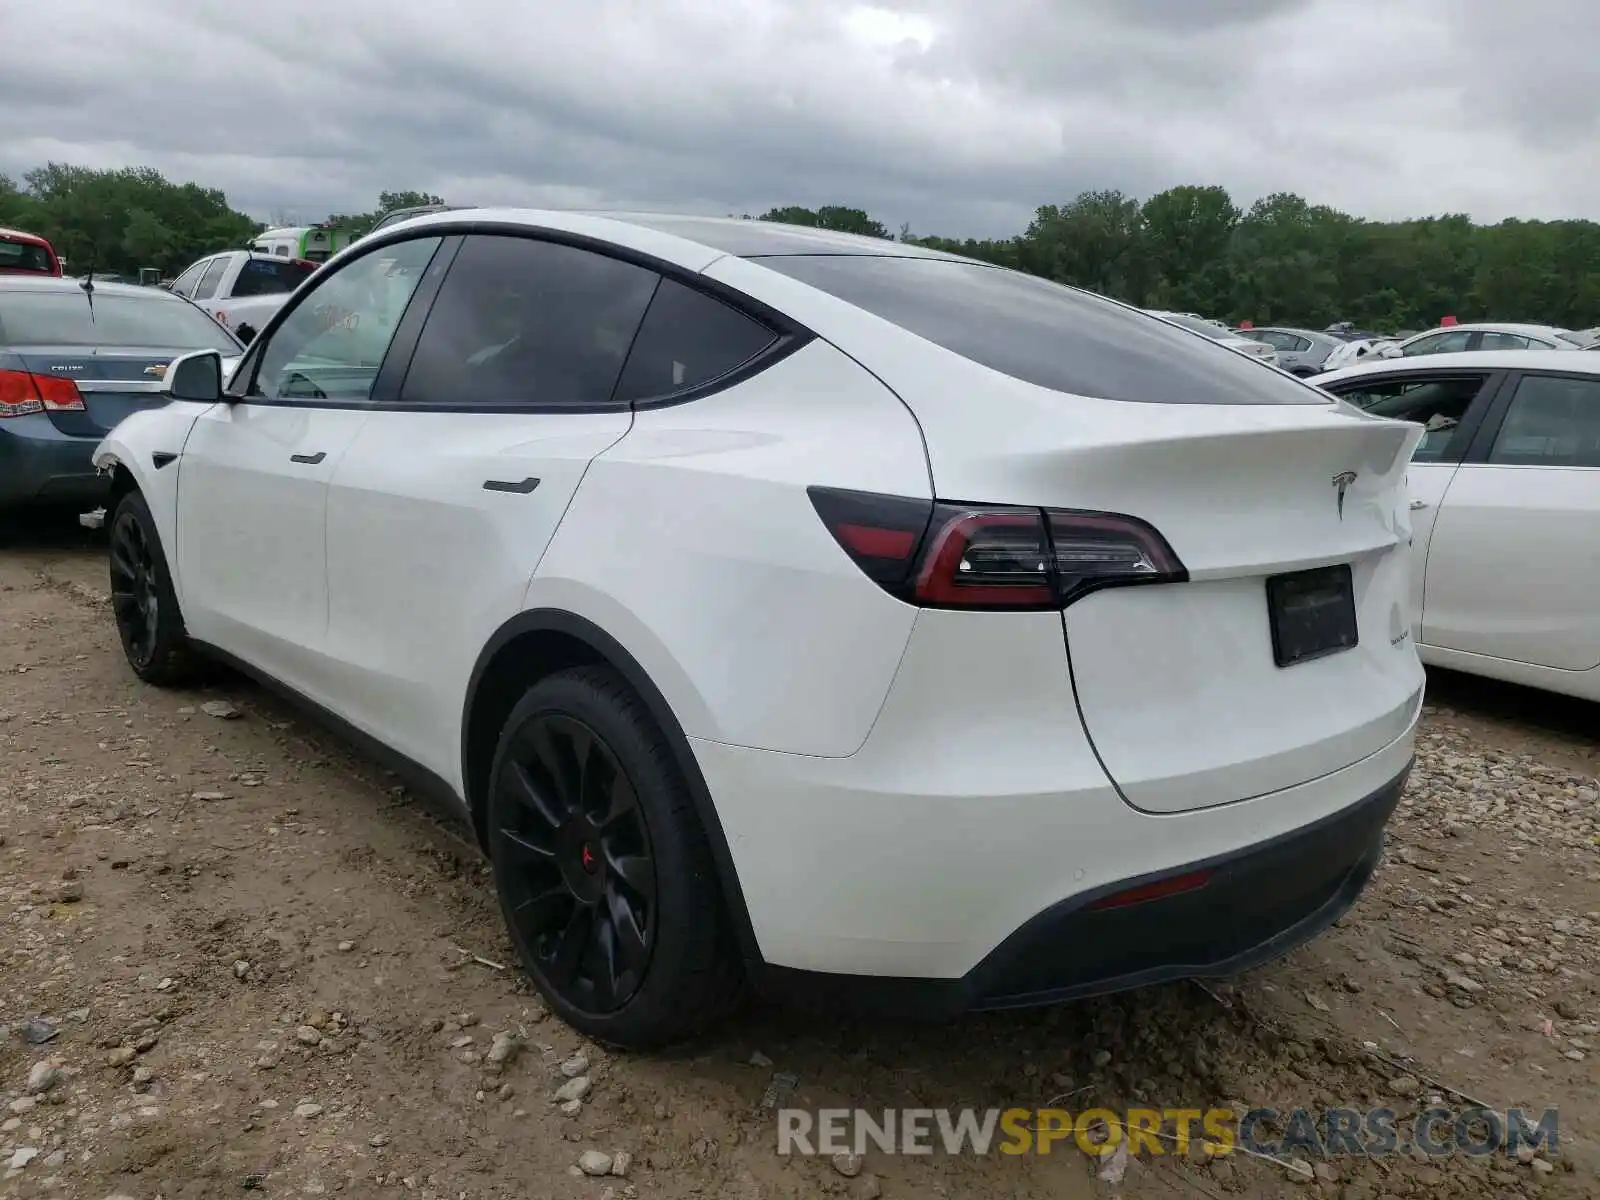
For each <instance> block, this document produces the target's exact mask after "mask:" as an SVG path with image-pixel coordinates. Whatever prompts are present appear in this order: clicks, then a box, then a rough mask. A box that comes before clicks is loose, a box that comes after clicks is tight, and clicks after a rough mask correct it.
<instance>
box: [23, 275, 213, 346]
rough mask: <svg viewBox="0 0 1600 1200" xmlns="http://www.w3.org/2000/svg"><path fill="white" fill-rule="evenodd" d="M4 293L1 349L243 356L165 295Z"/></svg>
mask: <svg viewBox="0 0 1600 1200" xmlns="http://www.w3.org/2000/svg"><path fill="white" fill-rule="evenodd" d="M73 290H74V291H75V292H77V294H76V295H65V294H61V293H49V294H41V293H30V292H4V291H0V345H10V346H140V347H142V346H149V347H154V348H160V349H163V350H220V351H221V352H222V353H224V354H237V353H239V344H238V343H237V342H235V341H233V340H232V339H231V338H230V337H229V336H228V335H227V333H225V332H224V331H223V329H222V327H221V326H220V325H218V324H217V323H216V322H215V321H213V320H212V319H211V318H210V317H208V316H207V315H206V314H205V313H204V312H202V311H201V310H200V309H198V308H195V307H193V306H192V305H189V304H185V303H183V302H182V301H179V300H174V299H173V298H172V297H170V296H168V295H166V294H165V293H158V294H155V295H152V296H150V297H149V298H146V297H143V296H127V295H123V296H113V295H109V294H106V293H103V292H100V293H97V294H96V295H95V298H94V315H93V317H92V318H91V316H90V313H89V302H88V298H87V297H86V296H84V295H83V293H82V292H79V291H78V290H77V289H76V288H74V289H73Z"/></svg>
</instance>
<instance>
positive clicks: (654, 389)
mask: <svg viewBox="0 0 1600 1200" xmlns="http://www.w3.org/2000/svg"><path fill="white" fill-rule="evenodd" d="M776 340H777V334H776V333H774V332H773V331H772V330H771V329H769V328H767V326H765V325H764V324H762V323H761V322H760V321H757V320H755V319H754V318H752V317H748V316H746V315H745V314H744V313H742V312H739V311H738V310H737V309H734V308H732V307H730V306H729V305H727V304H724V303H723V302H722V301H721V300H718V299H716V298H715V297H712V296H708V295H706V294H705V293H704V292H697V291H695V290H694V289H693V288H689V287H685V286H684V285H683V284H681V283H677V282H676V281H674V280H671V279H663V280H662V281H661V286H660V287H659V288H658V289H657V290H656V296H655V299H654V300H652V301H651V302H650V311H649V312H647V313H646V314H645V318H644V323H643V324H642V325H640V326H639V336H638V337H636V338H635V339H634V341H633V350H632V351H631V352H630V353H629V355H628V365H627V367H625V368H624V369H623V372H622V380H621V382H620V383H619V384H618V387H617V399H618V400H619V401H626V402H628V403H629V404H632V403H636V402H637V401H640V400H648V399H650V398H652V397H656V396H666V395H670V394H671V393H673V392H681V391H683V390H684V389H685V388H692V387H698V386H700V385H701V384H703V383H709V382H711V381H712V380H713V379H716V378H717V377H718V376H719V375H726V374H727V373H728V372H729V371H732V370H733V369H734V368H736V367H739V366H742V365H743V364H744V363H747V362H749V361H750V360H751V359H752V358H754V357H755V356H756V355H758V354H760V353H761V352H762V351H763V350H765V349H766V348H767V347H768V346H770V345H772V343H773V342H774V341H776Z"/></svg>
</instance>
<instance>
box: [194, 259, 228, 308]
mask: <svg viewBox="0 0 1600 1200" xmlns="http://www.w3.org/2000/svg"><path fill="white" fill-rule="evenodd" d="M227 271H228V260H227V259H226V258H219V259H215V260H214V261H213V262H212V264H211V265H210V266H209V267H207V268H206V273H205V274H204V275H202V276H201V277H200V286H199V287H197V288H195V290H194V299H196V300H209V299H211V297H213V296H215V295H216V294H217V284H219V283H221V282H222V277H223V275H225V274H227Z"/></svg>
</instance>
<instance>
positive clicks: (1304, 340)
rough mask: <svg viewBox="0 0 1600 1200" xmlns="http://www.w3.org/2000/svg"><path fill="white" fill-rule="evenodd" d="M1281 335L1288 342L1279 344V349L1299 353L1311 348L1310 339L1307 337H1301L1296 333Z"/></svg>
mask: <svg viewBox="0 0 1600 1200" xmlns="http://www.w3.org/2000/svg"><path fill="white" fill-rule="evenodd" d="M1282 336H1283V337H1284V338H1285V339H1287V341H1288V343H1289V344H1288V345H1287V346H1279V347H1278V349H1280V350H1293V351H1294V352H1295V353H1296V354H1300V353H1304V352H1305V351H1307V350H1309V349H1311V339H1310V338H1308V337H1301V336H1300V335H1299V334H1298V333H1286V334H1283V335H1282Z"/></svg>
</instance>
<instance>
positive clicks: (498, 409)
mask: <svg viewBox="0 0 1600 1200" xmlns="http://www.w3.org/2000/svg"><path fill="white" fill-rule="evenodd" d="M475 235H476V236H487V237H517V238H524V239H526V240H528V241H535V242H550V243H553V244H555V245H561V246H571V247H574V248H575V249H579V250H588V251H590V252H591V253H595V254H599V255H601V256H602V257H605V258H612V259H616V260H618V261H619V262H626V263H631V264H632V265H634V266H637V267H643V268H644V269H645V270H648V271H652V272H654V273H655V274H656V275H658V276H660V277H661V278H663V279H671V280H673V281H674V282H675V283H679V284H682V285H683V286H684V287H687V288H689V289H691V290H692V291H698V292H700V293H702V294H704V295H706V296H709V297H710V298H712V299H714V300H719V301H721V302H722V303H724V304H726V305H728V306H729V307H730V308H732V309H734V310H735V311H736V312H739V313H742V314H743V315H744V316H747V317H749V318H751V319H752V320H755V321H758V322H760V323H761V324H763V325H766V326H767V327H768V328H769V329H771V330H772V331H773V332H774V334H775V336H774V338H773V340H772V342H771V343H769V344H768V345H767V347H766V348H765V349H764V350H762V351H760V352H759V353H757V354H755V355H753V356H752V357H750V358H748V359H746V360H745V361H744V362H742V363H740V364H739V365H738V366H736V367H734V368H732V369H731V370H728V371H724V372H723V373H722V374H721V375H718V376H716V377H714V378H712V379H708V380H705V381H703V382H701V383H698V384H695V385H694V386H692V387H686V388H681V389H679V390H678V391H675V392H668V393H665V394H663V395H661V396H653V397H649V398H647V399H644V400H636V401H634V402H633V403H632V404H628V403H626V402H621V401H617V400H615V399H611V400H608V401H606V402H605V403H597V404H449V403H439V404H417V403H414V402H403V401H401V399H400V389H401V386H402V385H403V384H404V382H405V376H406V374H407V373H408V372H409V371H410V369H411V360H412V358H413V357H414V356H415V355H416V352H417V342H418V340H419V339H420V338H421V336H422V327H423V325H424V324H425V323H426V321H427V317H428V314H429V313H430V312H432V310H433V305H434V302H435V301H436V300H437V299H438V296H439V289H440V288H441V287H443V285H444V281H445V279H446V278H448V277H449V274H450V270H451V268H452V267H453V266H454V264H455V258H456V255H457V254H458V253H459V252H460V250H461V246H462V245H463V244H464V242H465V240H466V239H467V238H468V237H472V236H475ZM435 237H436V238H441V239H443V240H442V241H441V243H440V246H439V249H438V250H437V251H435V253H434V256H433V258H432V259H430V260H429V262H428V266H427V267H426V268H424V271H425V272H427V271H429V270H431V269H432V267H433V266H434V264H435V263H441V264H442V265H443V267H444V269H443V270H441V271H438V272H436V273H434V275H433V277H432V278H431V279H429V278H425V279H424V281H423V283H422V285H421V286H419V287H418V288H417V290H416V291H415V292H413V293H412V295H411V299H410V300H409V301H407V303H406V309H405V312H404V313H403V314H402V315H401V317H400V320H399V322H398V323H397V324H396V325H395V335H394V337H393V339H392V340H391V341H390V342H389V349H388V351H387V352H386V353H385V354H384V358H383V362H382V364H381V365H380V366H379V368H378V374H377V377H376V378H375V380H374V381H373V386H372V394H371V396H370V397H368V399H366V400H361V401H352V400H348V399H339V400H315V399H309V400H308V399H302V398H300V397H291V398H288V399H283V398H276V397H272V398H269V397H265V396H251V395H248V389H249V388H250V387H252V386H254V384H255V376H256V372H257V370H258V369H259V366H260V363H261V356H262V355H263V354H264V353H265V349H264V347H265V346H266V345H267V344H268V343H269V342H270V341H271V339H272V337H273V335H274V334H275V333H276V332H277V330H278V327H279V326H280V325H281V324H282V323H283V322H284V321H286V320H287V319H288V318H289V316H290V314H291V313H292V312H293V311H294V308H296V307H298V305H299V304H300V303H301V302H303V301H304V300H305V298H306V296H308V295H314V294H315V292H316V290H317V289H315V288H312V289H307V290H306V291H305V292H300V291H299V290H298V289H296V292H295V293H291V294H292V295H294V296H295V304H294V305H288V304H285V305H284V306H283V307H281V308H279V309H278V310H277V311H276V312H275V313H273V314H272V318H271V319H270V320H269V321H268V322H267V323H266V325H265V326H263V327H262V330H261V332H260V333H259V334H257V335H256V337H255V339H254V340H253V341H252V342H251V343H250V349H249V350H248V351H247V352H246V356H245V361H244V362H242V363H240V366H239V370H238V371H237V372H236V373H235V374H234V376H233V385H234V386H233V387H232V388H230V389H229V391H228V393H227V394H228V395H229V396H230V397H238V398H239V400H240V401H241V402H243V403H248V404H261V405H274V406H290V405H293V406H297V407H301V408H338V409H356V408H359V409H361V410H363V411H372V412H457V413H522V414H533V413H597V412H628V411H630V410H632V411H634V412H640V411H650V410H654V409H658V408H674V407H676V406H678V405H680V404H689V403H692V402H693V401H696V400H701V399H704V398H705V397H707V396H710V395H714V394H715V393H717V392H721V391H725V390H726V389H728V388H731V387H736V386H737V385H739V384H741V383H743V382H744V381H745V380H747V379H751V378H753V377H754V376H756V375H759V374H760V373H761V372H763V371H765V370H767V369H768V368H770V367H773V366H775V365H777V364H778V363H779V362H781V361H782V360H783V359H785V358H788V357H789V356H790V355H791V354H793V353H795V352H796V351H797V350H800V349H801V348H802V347H804V346H806V345H808V344H810V343H811V342H812V341H814V340H816V337H817V335H816V334H815V333H814V332H812V331H811V330H810V329H808V328H807V327H806V326H804V325H802V324H800V322H798V321H796V320H795V319H794V318H793V317H790V316H789V315H787V314H786V313H781V312H779V311H778V310H777V309H775V308H773V307H771V306H770V305H767V304H764V303H762V302H761V301H760V300H757V299H756V298H755V297H753V296H749V295H746V294H745V293H744V292H741V291H740V290H739V289H737V288H734V287H730V286H729V285H727V284H725V283H723V282H722V281H721V280H717V279H711V278H708V277H707V276H705V275H703V274H701V273H700V272H698V271H693V270H690V269H688V268H687V267H682V266H679V265H678V264H677V263H673V262H668V261H667V260H665V259H662V258H658V257H656V256H655V255H653V254H647V253H645V252H643V251H639V250H634V249H631V248H630V247H627V246H619V245H617V244H616V243H615V242H609V241H606V240H605V239H603V238H595V237H590V236H588V235H587V234H580V233H571V232H568V231H567V230H561V229H549V228H546V227H544V226H536V225H524V224H520V223H518V222H512V221H484V220H474V219H471V218H463V219H455V220H451V219H443V220H439V221H436V222H431V223H429V224H428V225H426V226H422V227H418V228H404V229H402V228H400V227H399V225H398V223H397V224H396V225H395V226H394V227H393V228H392V229H388V230H380V231H378V232H377V233H376V234H369V235H368V236H367V237H366V238H363V239H362V240H361V241H360V242H359V243H357V245H356V246H355V247H352V250H354V251H355V252H354V253H352V254H351V256H350V258H348V259H346V260H345V261H344V262H342V263H340V264H339V270H340V271H346V270H349V268H350V267H351V266H352V265H353V264H354V263H355V262H356V261H358V260H359V259H362V258H365V257H366V256H367V255H369V254H373V253H376V252H378V251H380V250H384V249H386V248H388V247H390V246H393V245H396V244H398V243H400V242H409V241H416V240H419V239H422V238H435ZM709 249H710V248H709V247H708V250H709ZM712 253H716V254H717V259H718V260H720V259H722V258H728V257H732V256H730V255H726V254H721V253H720V252H717V251H712ZM444 255H448V257H441V256H444ZM650 299H651V302H652V303H653V302H654V300H655V292H653V291H652V293H651V297H650ZM649 312H650V305H649V304H646V305H645V309H644V316H648V315H649ZM639 324H640V328H643V325H644V321H643V319H642V318H641V320H640V323H639ZM638 336H639V333H638V330H637V329H636V330H635V331H634V339H635V340H636V341H637V339H638ZM632 354H633V346H632V345H630V346H629V347H628V355H626V356H624V358H623V360H622V367H621V369H620V370H619V371H618V372H617V380H616V382H615V383H613V385H612V397H613V398H614V397H615V396H616V389H617V387H618V386H619V385H620V384H621V381H622V375H623V373H624V372H625V371H626V370H627V369H628V357H630V356H631V355H632ZM236 389H241V390H236Z"/></svg>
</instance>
